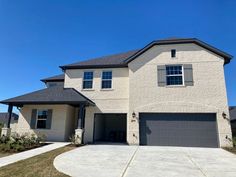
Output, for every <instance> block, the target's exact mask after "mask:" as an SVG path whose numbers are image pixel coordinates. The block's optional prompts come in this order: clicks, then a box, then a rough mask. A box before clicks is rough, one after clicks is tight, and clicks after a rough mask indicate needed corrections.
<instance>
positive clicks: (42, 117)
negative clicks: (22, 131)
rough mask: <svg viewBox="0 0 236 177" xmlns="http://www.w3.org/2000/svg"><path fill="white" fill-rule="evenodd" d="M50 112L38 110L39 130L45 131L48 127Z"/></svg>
mask: <svg viewBox="0 0 236 177" xmlns="http://www.w3.org/2000/svg"><path fill="white" fill-rule="evenodd" d="M47 118H48V110H38V112H37V126H36V128H38V129H45V128H46V126H47Z"/></svg>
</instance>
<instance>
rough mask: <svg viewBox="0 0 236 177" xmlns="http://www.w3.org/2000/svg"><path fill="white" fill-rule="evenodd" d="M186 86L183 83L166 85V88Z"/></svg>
mask: <svg viewBox="0 0 236 177" xmlns="http://www.w3.org/2000/svg"><path fill="white" fill-rule="evenodd" d="M176 87H177V88H178V87H180V88H181V87H186V86H185V85H167V86H166V88H176Z"/></svg>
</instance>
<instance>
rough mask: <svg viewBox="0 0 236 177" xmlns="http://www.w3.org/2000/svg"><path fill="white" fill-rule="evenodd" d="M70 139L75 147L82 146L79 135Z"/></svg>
mask: <svg viewBox="0 0 236 177" xmlns="http://www.w3.org/2000/svg"><path fill="white" fill-rule="evenodd" d="M69 139H70V142H71V144H72V145H73V146H80V144H79V143H78V139H79V136H78V135H72V136H71V137H70V138H69Z"/></svg>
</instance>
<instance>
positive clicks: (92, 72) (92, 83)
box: [82, 70, 94, 90]
mask: <svg viewBox="0 0 236 177" xmlns="http://www.w3.org/2000/svg"><path fill="white" fill-rule="evenodd" d="M87 72H92V73H93V78H94V71H89V70H87V71H83V79H82V90H93V78H92V79H84V73H87ZM84 81H92V88H84Z"/></svg>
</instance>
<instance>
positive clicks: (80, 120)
mask: <svg viewBox="0 0 236 177" xmlns="http://www.w3.org/2000/svg"><path fill="white" fill-rule="evenodd" d="M84 112H85V105H84V104H81V105H80V106H79V114H78V125H77V128H78V129H83V128H84V119H85V114H84Z"/></svg>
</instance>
